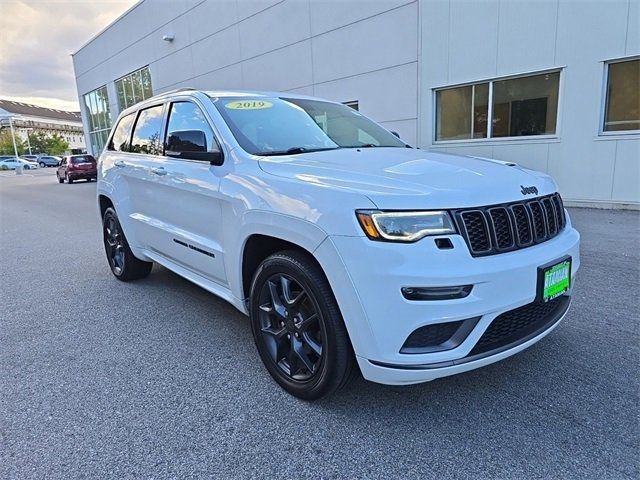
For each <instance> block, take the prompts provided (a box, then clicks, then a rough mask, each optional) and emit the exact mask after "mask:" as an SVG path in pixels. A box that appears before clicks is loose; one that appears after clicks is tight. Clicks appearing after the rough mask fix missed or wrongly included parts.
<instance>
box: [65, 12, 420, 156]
mask: <svg viewBox="0 0 640 480" xmlns="http://www.w3.org/2000/svg"><path fill="white" fill-rule="evenodd" d="M164 34H173V35H174V36H175V40H174V41H173V42H171V43H169V42H165V41H163V40H162V36H163V35H164ZM417 50H418V7H417V1H415V0H412V1H410V0H404V1H402V0H351V1H349V2H345V1H340V0H322V1H317V0H284V1H274V0H262V1H248V0H235V1H234V0H223V1H175V2H174V1H172V2H168V1H162V0H144V1H142V2H140V3H139V4H137V5H136V6H135V7H134V8H133V9H132V10H130V11H129V12H128V13H127V14H125V15H124V16H123V17H122V18H121V19H119V20H118V21H117V22H116V23H114V24H113V25H112V26H110V27H109V28H108V29H107V30H106V31H104V32H103V33H102V34H100V35H99V36H98V37H97V38H95V39H94V40H93V41H91V42H89V43H88V44H87V45H86V46H84V47H83V48H81V49H80V51H78V52H77V53H76V54H75V55H74V57H73V60H74V68H75V71H76V81H77V86H78V93H79V96H80V97H82V95H83V94H85V93H87V92H89V91H91V90H94V89H95V88H98V87H100V86H102V85H105V84H107V86H108V90H109V99H110V103H111V105H110V108H111V111H112V112H118V106H117V104H116V94H115V87H114V85H113V81H114V80H115V79H117V78H119V77H121V76H123V75H125V74H127V73H129V72H131V71H133V70H136V69H138V68H140V67H142V66H144V65H147V64H149V69H150V71H151V77H152V83H153V90H154V93H160V92H162V91H166V90H169V89H173V88H177V87H182V86H189V87H194V88H202V89H234V88H235V89H263V90H279V91H292V92H296V93H303V94H310V95H318V96H322V97H325V98H329V99H331V100H336V101H341V102H344V101H351V100H358V101H359V106H360V111H362V112H363V113H364V114H366V115H370V116H371V117H373V118H374V119H376V120H377V121H379V122H381V123H382V124H384V125H386V126H387V127H388V128H389V129H392V130H396V131H398V132H399V133H400V134H401V136H402V137H403V138H404V139H405V140H406V141H408V142H409V143H415V142H416V119H417V89H418V85H417V83H418V82H417V76H418V68H417V63H418V62H417V60H418V52H417ZM381 94H382V95H381ZM80 100H81V101H80V103H81V104H82V99H80ZM112 115H113V114H112ZM113 116H114V117H115V115H113Z"/></svg>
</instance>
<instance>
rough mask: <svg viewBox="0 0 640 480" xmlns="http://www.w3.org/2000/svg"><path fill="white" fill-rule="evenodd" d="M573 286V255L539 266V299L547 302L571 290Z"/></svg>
mask: <svg viewBox="0 0 640 480" xmlns="http://www.w3.org/2000/svg"><path fill="white" fill-rule="evenodd" d="M570 287H571V257H570V256H569V255H567V256H566V257H563V258H561V259H559V260H554V261H553V262H551V263H548V264H546V265H543V266H541V267H538V295H537V297H538V301H539V302H542V303H547V302H550V301H551V300H553V299H554V298H558V297H560V296H562V295H564V294H565V293H567V292H568V291H569V288H570Z"/></svg>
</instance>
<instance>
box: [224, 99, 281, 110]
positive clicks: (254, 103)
mask: <svg viewBox="0 0 640 480" xmlns="http://www.w3.org/2000/svg"><path fill="white" fill-rule="evenodd" d="M225 107H226V108H229V109H231V110H262V109H263V108H271V107H273V103H271V102H265V101H264V100H238V101H236V102H229V103H227V104H226V105H225Z"/></svg>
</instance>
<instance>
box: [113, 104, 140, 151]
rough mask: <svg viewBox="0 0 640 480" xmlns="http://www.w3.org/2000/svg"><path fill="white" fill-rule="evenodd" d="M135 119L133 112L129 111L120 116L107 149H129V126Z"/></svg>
mask: <svg viewBox="0 0 640 480" xmlns="http://www.w3.org/2000/svg"><path fill="white" fill-rule="evenodd" d="M134 120H135V114H134V113H130V114H129V115H127V116H126V117H122V118H121V119H120V121H119V122H118V126H117V127H116V129H115V131H114V132H113V137H111V141H110V142H109V145H108V146H107V149H109V150H115V151H118V152H128V151H129V139H130V138H131V126H132V125H133V121H134Z"/></svg>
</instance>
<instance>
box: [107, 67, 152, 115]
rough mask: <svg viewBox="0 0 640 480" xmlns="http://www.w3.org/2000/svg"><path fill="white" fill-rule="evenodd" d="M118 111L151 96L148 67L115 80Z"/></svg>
mask: <svg viewBox="0 0 640 480" xmlns="http://www.w3.org/2000/svg"><path fill="white" fill-rule="evenodd" d="M116 91H117V92H118V105H119V106H120V111H122V110H124V109H125V108H129V107H130V106H131V105H135V104H136V103H138V102H141V101H142V100H146V99H147V98H150V97H152V96H153V89H152V88H151V74H150V73H149V67H143V68H141V69H140V70H137V71H135V72H133V73H130V74H128V75H125V76H124V77H122V78H119V79H118V80H116Z"/></svg>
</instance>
